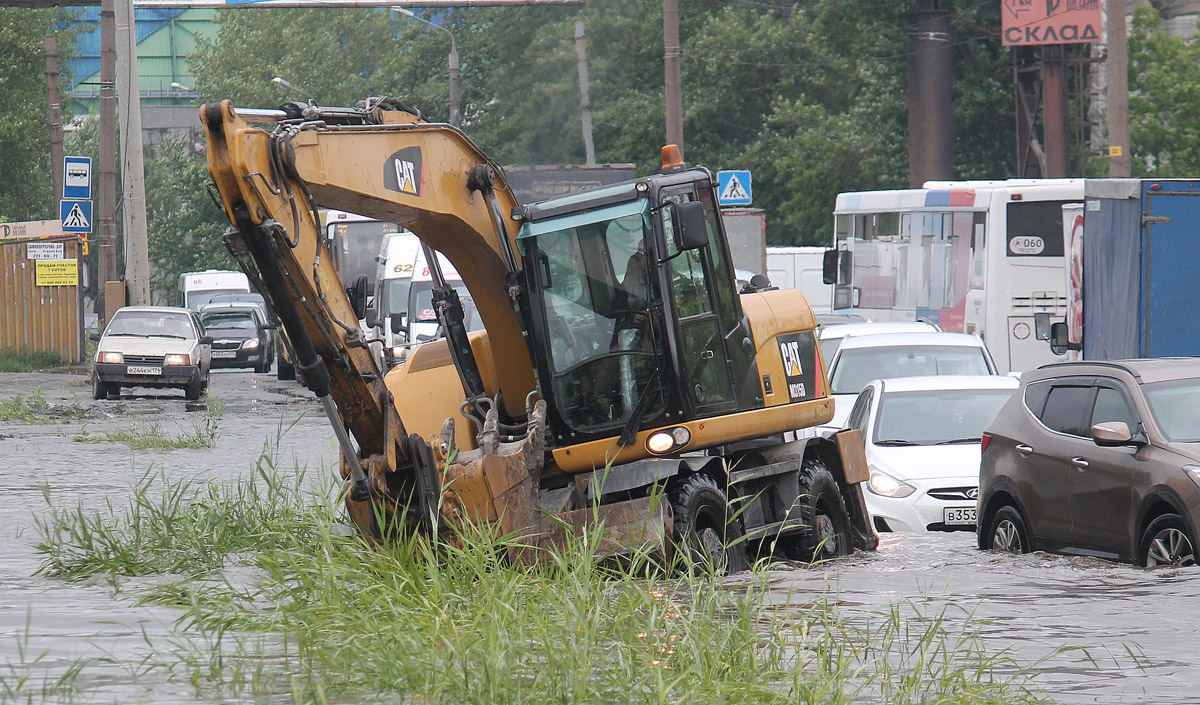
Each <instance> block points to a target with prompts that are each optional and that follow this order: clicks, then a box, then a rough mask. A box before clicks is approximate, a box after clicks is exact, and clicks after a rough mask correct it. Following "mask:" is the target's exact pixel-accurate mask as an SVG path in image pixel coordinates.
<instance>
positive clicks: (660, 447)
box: [646, 426, 692, 455]
mask: <svg viewBox="0 0 1200 705" xmlns="http://www.w3.org/2000/svg"><path fill="white" fill-rule="evenodd" d="M691 440H692V432H691V431H689V430H687V428H686V427H684V426H676V427H675V428H667V429H663V430H662V431H655V432H654V433H651V434H650V437H649V438H647V439H646V450H648V451H650V452H651V453H654V454H655V455H662V454H664V453H671V452H674V451H677V450H679V449H680V448H682V447H684V446H686V445H687V444H688V443H689V442H690V441H691Z"/></svg>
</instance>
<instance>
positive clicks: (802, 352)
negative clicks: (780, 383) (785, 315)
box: [778, 333, 820, 401]
mask: <svg viewBox="0 0 1200 705" xmlns="http://www.w3.org/2000/svg"><path fill="white" fill-rule="evenodd" d="M778 343H779V357H780V361H781V362H782V363H783V376H784V381H785V383H786V386H787V391H788V398H789V399H790V400H791V401H803V400H806V399H811V398H813V396H814V393H816V394H817V395H819V394H820V391H819V389H817V385H818V383H819V379H818V377H817V376H816V375H815V374H814V369H813V365H814V364H815V363H816V359H817V353H816V345H817V344H816V340H815V339H814V338H813V336H812V333H792V334H790V335H781V336H779V338H778Z"/></svg>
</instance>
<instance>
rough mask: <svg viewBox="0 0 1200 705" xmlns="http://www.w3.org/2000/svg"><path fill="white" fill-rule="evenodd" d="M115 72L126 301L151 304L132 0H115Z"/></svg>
mask: <svg viewBox="0 0 1200 705" xmlns="http://www.w3.org/2000/svg"><path fill="white" fill-rule="evenodd" d="M116 11H117V48H118V49H119V51H117V73H118V74H119V75H120V82H119V83H118V84H117V87H118V88H119V89H120V91H121V113H120V125H121V128H120V134H121V152H122V159H121V175H122V184H123V188H122V199H121V206H122V207H121V222H122V224H124V226H125V286H126V290H127V291H128V293H129V303H130V304H133V305H136V306H147V305H149V304H150V255H149V247H148V243H147V237H146V173H145V165H144V164H143V160H142V101H141V88H140V86H139V85H138V84H139V83H140V81H139V80H138V65H137V30H136V27H135V26H134V15H133V0H117V8H116Z"/></svg>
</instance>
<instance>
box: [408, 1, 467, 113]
mask: <svg viewBox="0 0 1200 705" xmlns="http://www.w3.org/2000/svg"><path fill="white" fill-rule="evenodd" d="M392 9H393V10H395V11H396V12H399V13H400V14H402V15H405V16H407V17H411V18H413V19H414V20H416V21H418V22H423V23H425V24H427V25H429V26H430V27H433V28H435V29H440V30H442V31H443V32H445V33H446V34H449V35H450V124H451V125H453V126H455V127H460V126H461V125H462V111H461V110H460V108H459V96H460V92H461V87H460V84H461V82H462V71H461V70H459V66H458V43H457V42H455V41H454V33H453V32H451V31H450V30H449V29H446V28H445V27H443V26H442V25H440V24H434V23H433V22H430V21H429V20H427V19H425V18H423V17H417V15H416V13H414V12H413V11H412V10H410V9H408V8H406V7H393V8H392Z"/></svg>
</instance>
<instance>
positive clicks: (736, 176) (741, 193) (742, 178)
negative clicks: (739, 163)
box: [717, 169, 753, 206]
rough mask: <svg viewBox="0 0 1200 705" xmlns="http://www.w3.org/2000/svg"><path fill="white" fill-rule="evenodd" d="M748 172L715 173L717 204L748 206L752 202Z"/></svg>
mask: <svg viewBox="0 0 1200 705" xmlns="http://www.w3.org/2000/svg"><path fill="white" fill-rule="evenodd" d="M752 195H753V194H752V192H751V186H750V170H748V169H735V170H729V171H718V172H717V202H718V203H719V204H720V205H722V206H748V205H750V202H751V200H752Z"/></svg>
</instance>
